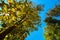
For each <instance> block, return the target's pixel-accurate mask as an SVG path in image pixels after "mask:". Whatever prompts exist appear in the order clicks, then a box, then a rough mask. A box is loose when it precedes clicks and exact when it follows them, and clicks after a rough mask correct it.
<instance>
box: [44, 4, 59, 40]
mask: <svg viewBox="0 0 60 40" xmlns="http://www.w3.org/2000/svg"><path fill="white" fill-rule="evenodd" d="M57 18H58V19H57ZM59 18H60V5H57V6H55V8H53V9H51V10H50V11H49V12H48V13H47V18H46V19H45V22H46V24H47V26H46V27H45V39H46V40H60V19H59Z"/></svg>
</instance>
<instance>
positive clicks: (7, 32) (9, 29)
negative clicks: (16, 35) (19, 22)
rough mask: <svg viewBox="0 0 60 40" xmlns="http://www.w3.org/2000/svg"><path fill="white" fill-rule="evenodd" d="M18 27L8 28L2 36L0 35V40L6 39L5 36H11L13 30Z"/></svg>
mask: <svg viewBox="0 0 60 40" xmlns="http://www.w3.org/2000/svg"><path fill="white" fill-rule="evenodd" d="M15 28H16V26H12V27H9V28H7V29H6V30H5V31H3V32H2V33H1V34H0V40H3V39H4V38H5V36H6V35H7V34H9V33H10V32H11V31H12V30H13V29H15Z"/></svg>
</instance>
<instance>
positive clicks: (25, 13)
mask: <svg viewBox="0 0 60 40" xmlns="http://www.w3.org/2000/svg"><path fill="white" fill-rule="evenodd" d="M0 8H1V9H0V21H1V23H0V25H1V27H0V40H4V39H5V40H24V39H25V37H27V35H28V34H29V33H30V32H31V31H34V30H37V27H36V26H37V25H40V16H39V15H38V13H39V11H41V8H42V7H41V6H40V5H35V6H34V5H33V3H32V2H31V1H29V0H23V1H22V0H20V1H17V0H7V3H5V2H4V0H1V3H0Z"/></svg>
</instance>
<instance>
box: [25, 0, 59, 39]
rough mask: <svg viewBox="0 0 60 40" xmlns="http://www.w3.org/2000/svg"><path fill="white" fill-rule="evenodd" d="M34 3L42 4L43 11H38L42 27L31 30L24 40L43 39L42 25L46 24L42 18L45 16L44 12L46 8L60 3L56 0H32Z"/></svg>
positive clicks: (48, 8)
mask: <svg viewBox="0 0 60 40" xmlns="http://www.w3.org/2000/svg"><path fill="white" fill-rule="evenodd" d="M32 1H33V2H34V3H36V4H43V5H44V11H42V12H40V13H41V14H39V15H40V16H41V20H42V21H41V23H42V25H41V26H42V27H38V30H37V31H34V32H31V33H30V35H29V36H27V38H26V39H25V40H44V27H45V26H46V25H45V23H44V22H43V20H44V19H45V18H46V13H47V11H48V10H50V9H52V8H53V7H55V4H60V3H59V2H58V0H32Z"/></svg>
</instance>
